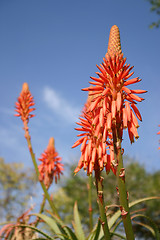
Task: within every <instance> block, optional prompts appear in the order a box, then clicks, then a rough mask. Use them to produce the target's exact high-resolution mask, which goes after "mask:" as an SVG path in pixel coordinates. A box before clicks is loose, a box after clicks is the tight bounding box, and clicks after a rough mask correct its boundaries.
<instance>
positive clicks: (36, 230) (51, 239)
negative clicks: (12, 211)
mask: <svg viewBox="0 0 160 240" xmlns="http://www.w3.org/2000/svg"><path fill="white" fill-rule="evenodd" d="M16 227H27V228H30V229H32V230H34V231H35V232H38V233H40V234H42V235H43V236H45V237H46V238H47V239H49V240H54V239H55V238H53V237H50V236H49V235H48V234H46V233H45V232H43V231H41V230H40V229H38V228H36V227H33V226H31V225H27V224H19V225H18V226H17V225H16Z"/></svg>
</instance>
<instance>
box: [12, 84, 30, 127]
mask: <svg viewBox="0 0 160 240" xmlns="http://www.w3.org/2000/svg"><path fill="white" fill-rule="evenodd" d="M17 100H18V101H17V102H16V104H15V105H16V106H15V108H16V109H15V111H16V112H17V114H15V116H17V117H21V119H22V121H23V122H25V121H26V122H27V123H28V122H29V118H32V117H34V116H35V115H34V114H31V112H32V111H34V110H35V108H33V106H34V100H33V96H32V95H31V92H30V90H29V87H28V84H27V83H24V84H23V86H22V91H21V93H20V96H19V97H18V99H17Z"/></svg>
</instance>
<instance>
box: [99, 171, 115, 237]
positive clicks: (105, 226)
mask: <svg viewBox="0 0 160 240" xmlns="http://www.w3.org/2000/svg"><path fill="white" fill-rule="evenodd" d="M95 178H96V188H97V202H98V205H99V211H100V221H101V224H102V228H103V232H104V239H105V240H110V239H111V237H110V232H109V227H108V223H107V217H106V212H105V205H104V196H103V177H101V176H100V171H99V170H98V171H95Z"/></svg>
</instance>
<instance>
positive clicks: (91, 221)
mask: <svg viewBox="0 0 160 240" xmlns="http://www.w3.org/2000/svg"><path fill="white" fill-rule="evenodd" d="M92 180H93V178H92V174H90V175H89V176H88V184H87V186H88V203H89V208H88V212H89V227H90V231H92V229H93V209H92Z"/></svg>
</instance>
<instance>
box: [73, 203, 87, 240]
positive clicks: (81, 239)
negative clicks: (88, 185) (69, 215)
mask: <svg viewBox="0 0 160 240" xmlns="http://www.w3.org/2000/svg"><path fill="white" fill-rule="evenodd" d="M73 215H74V223H73V227H74V229H75V233H76V236H77V238H78V239H79V240H85V235H84V232H83V229H82V224H81V220H80V216H79V212H78V206H77V202H75V204H74V212H73Z"/></svg>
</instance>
